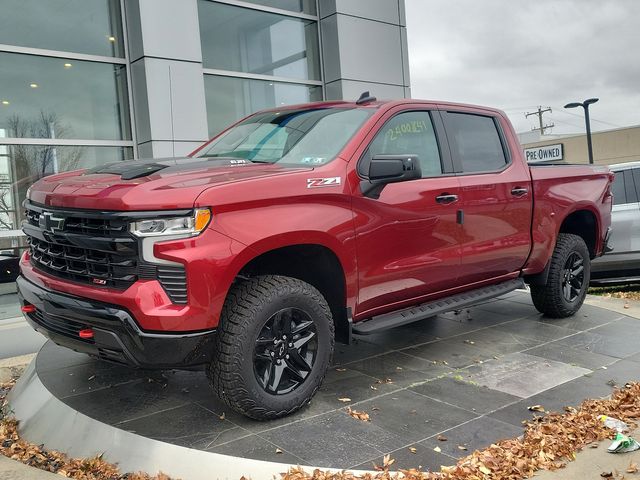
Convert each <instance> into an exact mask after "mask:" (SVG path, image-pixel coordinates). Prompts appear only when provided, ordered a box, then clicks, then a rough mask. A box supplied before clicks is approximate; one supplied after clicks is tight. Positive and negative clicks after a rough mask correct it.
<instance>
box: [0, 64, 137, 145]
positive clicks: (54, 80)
mask: <svg viewBox="0 0 640 480" xmlns="http://www.w3.org/2000/svg"><path fill="white" fill-rule="evenodd" d="M0 65H2V68H0V85H1V86H2V89H1V90H0V138H2V137H16V138H25V137H33V138H81V139H95V140H129V139H130V138H131V128H130V125H129V109H128V104H127V88H126V70H125V66H124V65H112V64H108V63H96V62H85V61H80V60H67V59H64V58H51V57H39V56H34V55H22V54H16V53H0Z"/></svg>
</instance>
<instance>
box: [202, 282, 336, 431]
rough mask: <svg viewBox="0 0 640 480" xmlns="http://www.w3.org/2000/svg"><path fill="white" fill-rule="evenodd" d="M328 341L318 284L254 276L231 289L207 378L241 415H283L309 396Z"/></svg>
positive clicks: (327, 314) (327, 313)
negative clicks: (314, 285)
mask: <svg viewBox="0 0 640 480" xmlns="http://www.w3.org/2000/svg"><path fill="white" fill-rule="evenodd" d="M333 345H334V326H333V320H332V317H331V310H330V309H329V305H328V304H327V302H326V300H325V299H324V297H323V296H322V294H320V292H319V291H318V290H316V289H315V288H314V287H313V286H311V285H309V284H308V283H305V282H303V281H301V280H298V279H295V278H289V277H283V276H276V275H268V276H260V277H256V278H253V279H250V280H246V281H243V282H241V283H239V284H237V285H236V286H234V287H233V288H232V290H231V292H230V293H229V296H228V298H227V301H226V302H225V306H224V309H223V313H222V317H221V321H220V327H219V333H218V336H217V344H216V352H215V355H214V359H213V361H212V362H211V364H210V366H209V368H208V375H209V379H210V381H211V384H212V386H213V388H214V390H215V391H216V392H217V394H218V395H219V396H220V397H221V398H222V399H223V400H224V401H225V403H226V404H227V405H229V406H230V407H231V408H233V409H234V410H236V411H238V412H240V413H242V414H243V415H246V416H249V417H252V418H255V419H258V420H266V419H271V418H278V417H282V416H285V415H288V414H290V413H292V412H294V411H296V410H298V409H299V408H300V407H302V406H304V405H306V404H307V403H308V402H309V400H311V397H312V396H313V395H314V394H315V392H316V391H317V390H318V388H319V387H320V385H321V383H322V380H323V379H324V376H325V373H326V371H327V368H328V366H329V362H330V360H331V355H332V354H333Z"/></svg>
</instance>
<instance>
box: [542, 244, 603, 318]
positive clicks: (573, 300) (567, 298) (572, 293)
mask: <svg viewBox="0 0 640 480" xmlns="http://www.w3.org/2000/svg"><path fill="white" fill-rule="evenodd" d="M590 278H591V260H590V256H589V249H588V248H587V245H586V244H585V243H584V240H583V239H582V237H579V236H578V235H573V234H570V233H561V234H559V235H558V241H557V243H556V247H555V249H554V250H553V255H552V257H551V264H550V265H549V277H548V279H547V284H546V285H531V298H532V300H533V304H534V305H535V307H536V308H537V309H538V311H539V312H541V313H544V314H545V315H547V316H549V317H552V318H565V317H570V316H571V315H573V314H575V313H576V312H577V311H578V310H579V309H580V307H581V306H582V303H583V302H584V299H585V297H586V295H587V288H588V286H589V280H590Z"/></svg>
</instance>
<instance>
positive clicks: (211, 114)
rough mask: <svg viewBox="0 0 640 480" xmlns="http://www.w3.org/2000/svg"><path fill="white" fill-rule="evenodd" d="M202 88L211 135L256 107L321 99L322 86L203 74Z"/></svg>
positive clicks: (253, 110) (262, 107)
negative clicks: (203, 89)
mask: <svg viewBox="0 0 640 480" xmlns="http://www.w3.org/2000/svg"><path fill="white" fill-rule="evenodd" d="M204 88H205V96H206V101H207V120H208V122H209V135H210V136H211V137H213V136H214V135H217V134H218V133H220V132H221V131H222V130H224V128H226V127H228V126H229V125H230V124H231V123H233V122H235V121H237V120H239V119H241V118H242V117H245V116H247V115H249V114H250V113H253V112H256V111H258V110H263V109H265V108H273V107H277V106H278V105H292V104H296V103H305V102H311V101H316V100H322V89H321V88H320V87H317V86H307V85H295V84H291V83H280V82H269V81H265V80H248V79H244V78H233V77H220V76H216V75H205V76H204Z"/></svg>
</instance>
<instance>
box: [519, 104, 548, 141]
mask: <svg viewBox="0 0 640 480" xmlns="http://www.w3.org/2000/svg"><path fill="white" fill-rule="evenodd" d="M545 112H549V113H551V107H547V108H545V109H543V108H542V107H538V111H537V112H531V113H525V114H524V116H525V118H526V117H530V116H531V115H537V116H538V122H540V128H539V129H538V128H532V129H531V130H540V135H544V131H545V130H546V129H547V128H552V127H554V126H555V125H554V124H553V123H547V124H546V125H544V124H543V123H542V114H543V113H545Z"/></svg>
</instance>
